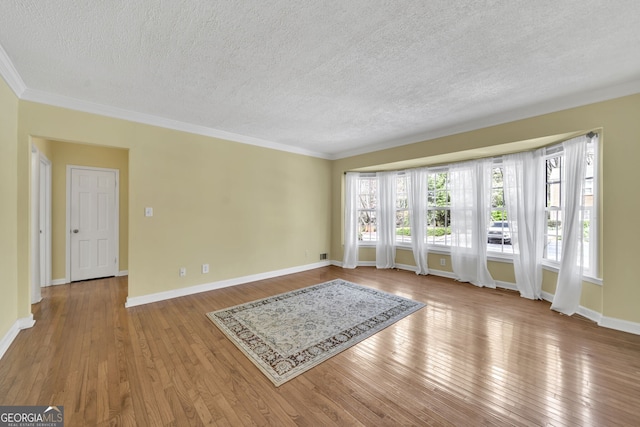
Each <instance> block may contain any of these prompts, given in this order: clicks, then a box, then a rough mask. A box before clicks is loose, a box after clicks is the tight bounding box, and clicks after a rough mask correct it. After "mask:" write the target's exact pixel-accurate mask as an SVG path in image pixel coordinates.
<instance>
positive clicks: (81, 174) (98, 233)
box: [69, 168, 118, 282]
mask: <svg viewBox="0 0 640 427" xmlns="http://www.w3.org/2000/svg"><path fill="white" fill-rule="evenodd" d="M70 175H71V177H70V178H71V190H70V198H71V200H70V212H69V213H70V215H69V226H70V246H71V254H70V255H71V256H70V263H71V266H70V270H71V281H72V282H74V281H78V280H87V279H95V278H97V277H108V276H115V275H116V274H117V272H118V271H117V266H118V258H117V246H116V242H117V220H118V214H117V212H116V206H117V204H116V200H117V171H114V170H104V169H85V168H71V174H70Z"/></svg>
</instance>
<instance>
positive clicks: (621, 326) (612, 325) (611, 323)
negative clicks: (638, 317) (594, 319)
mask: <svg viewBox="0 0 640 427" xmlns="http://www.w3.org/2000/svg"><path fill="white" fill-rule="evenodd" d="M598 326H602V327H604V328H609V329H615V330H618V331H622V332H629V333H630V334H636V335H640V323H636V322H629V321H628V320H621V319H615V318H613V317H606V316H601V319H600V321H598Z"/></svg>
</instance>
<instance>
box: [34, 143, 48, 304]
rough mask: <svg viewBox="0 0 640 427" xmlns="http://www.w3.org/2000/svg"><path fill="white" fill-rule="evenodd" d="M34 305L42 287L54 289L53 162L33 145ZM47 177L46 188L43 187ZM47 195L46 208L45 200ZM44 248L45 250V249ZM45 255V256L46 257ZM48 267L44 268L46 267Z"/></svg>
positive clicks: (38, 299) (40, 298)
mask: <svg viewBox="0 0 640 427" xmlns="http://www.w3.org/2000/svg"><path fill="white" fill-rule="evenodd" d="M30 161H31V172H30V181H31V183H30V189H31V213H30V224H31V225H30V226H29V228H30V230H31V304H37V303H39V302H40V301H41V300H42V295H41V294H40V292H39V291H40V288H42V287H45V286H51V161H49V159H48V158H47V157H46V156H45V155H44V154H42V152H41V151H40V150H39V149H38V147H36V145H35V144H32V145H31V159H30ZM42 178H44V186H43V185H41V183H42ZM43 187H44V188H43ZM42 196H44V206H42V204H41V200H42V199H43V197H42ZM42 215H44V230H42V232H43V233H44V245H41V244H40V240H41V238H40V234H41V229H40V219H41V216H42ZM43 246H44V247H43ZM43 253H44V256H42V255H43ZM43 264H44V268H42V267H43Z"/></svg>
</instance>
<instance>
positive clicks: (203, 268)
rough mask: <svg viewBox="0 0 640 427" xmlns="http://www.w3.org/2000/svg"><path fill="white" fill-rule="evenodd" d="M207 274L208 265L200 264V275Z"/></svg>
mask: <svg viewBox="0 0 640 427" xmlns="http://www.w3.org/2000/svg"><path fill="white" fill-rule="evenodd" d="M208 272H209V264H202V274H207V273H208Z"/></svg>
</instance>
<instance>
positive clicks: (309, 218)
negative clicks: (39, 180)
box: [18, 101, 331, 311]
mask: <svg viewBox="0 0 640 427" xmlns="http://www.w3.org/2000/svg"><path fill="white" fill-rule="evenodd" d="M30 136H32V137H39V138H45V139H48V140H55V141H66V142H74V143H75V142H81V143H85V144H95V145H101V146H107V147H115V148H125V149H128V150H129V151H128V153H129V212H128V218H129V239H128V243H129V252H128V254H129V260H128V261H129V262H128V270H129V296H130V297H137V296H143V295H147V294H153V293H157V292H162V291H169V290H174V289H178V288H183V287H188V286H193V285H198V284H203V283H209V282H214V281H219V280H224V279H230V278H237V277H242V276H246V275H251V274H259V273H264V272H269V271H274V270H279V269H285V268H291V267H299V266H303V265H306V264H312V263H315V262H318V261H319V254H320V253H323V252H329V247H330V217H331V214H330V201H331V198H330V185H329V183H330V181H331V177H330V173H331V164H330V162H329V161H328V160H322V159H317V158H311V157H307V156H302V155H297V154H291V153H285V152H280V151H275V150H270V149H265V148H260V147H256V146H251V145H246V144H238V143H233V142H229V141H224V140H219V139H215V138H211V137H205V136H200V135H193V134H188V133H184V132H179V131H173V130H168V129H163V128H158V127H154V126H149V125H143V124H138V123H132V122H128V121H124V120H119V119H112V118H108V117H103V116H97V115H93V114H88V113H81V112H76V111H71V110H67V109H63V108H57V107H52V106H46V105H42V104H37V103H33V102H27V101H21V102H20V115H19V129H18V138H19V142H18V151H19V152H18V157H19V158H18V179H19V182H18V185H19V188H20V189H21V190H26V189H27V188H28V178H29V175H28V145H29V138H30ZM55 144H58V142H56V143H55ZM71 148H72V150H75V149H76V148H77V147H71ZM57 155H58V154H57V150H56V149H54V158H55V157H56V156H57ZM28 204H29V200H28V198H26V197H20V198H19V209H21V210H23V211H25V212H26V211H27V210H28ZM145 207H153V209H154V216H153V217H151V218H147V217H144V208H145ZM18 233H19V236H20V238H21V239H25V241H26V242H27V243H28V235H29V228H28V221H26V220H25V219H23V218H22V217H21V218H20V219H19V221H18ZM18 250H19V268H20V272H21V273H22V275H21V276H20V277H19V281H20V282H19V283H20V287H21V289H22V288H23V289H25V290H26V291H24V292H23V293H22V294H21V295H20V296H19V298H20V305H19V307H20V309H21V310H22V311H27V310H28V309H29V304H28V287H27V286H26V284H27V283H28V275H29V269H28V265H29V264H28V262H29V261H28V260H29V251H28V244H25V245H23V246H21V247H19V249H18ZM307 254H308V255H307ZM203 263H208V264H210V270H211V272H210V273H209V274H204V275H203V274H201V273H200V266H201V264H203ZM180 267H186V268H187V276H186V277H184V278H180V277H178V270H179V268H180Z"/></svg>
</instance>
